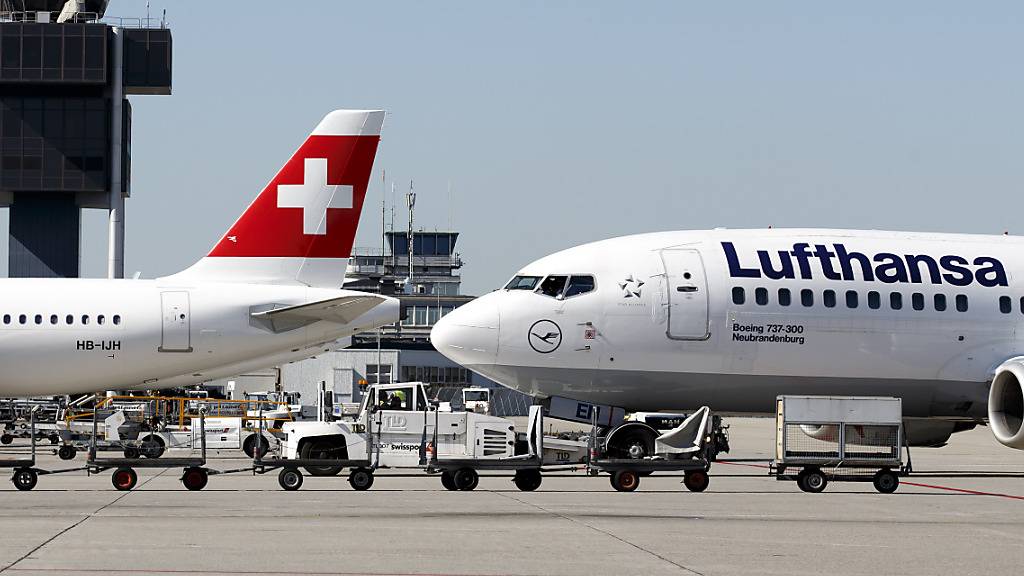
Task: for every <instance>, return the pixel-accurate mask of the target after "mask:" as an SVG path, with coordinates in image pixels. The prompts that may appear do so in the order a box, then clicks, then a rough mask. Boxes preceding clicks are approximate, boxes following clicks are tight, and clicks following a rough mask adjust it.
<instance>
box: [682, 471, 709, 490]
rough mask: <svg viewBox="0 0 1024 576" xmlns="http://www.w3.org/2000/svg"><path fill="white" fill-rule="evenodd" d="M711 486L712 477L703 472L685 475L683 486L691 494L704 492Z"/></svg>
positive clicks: (689, 472) (691, 472) (690, 472)
mask: <svg viewBox="0 0 1024 576" xmlns="http://www.w3.org/2000/svg"><path fill="white" fill-rule="evenodd" d="M709 484H711V477H710V476H708V473H707V472H705V471H703V470H690V471H688V472H686V474H684V475H683V485H685V486H686V489H687V490H689V491H690V492H703V491H705V490H707V489H708V485H709Z"/></svg>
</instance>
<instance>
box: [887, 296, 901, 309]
mask: <svg viewBox="0 0 1024 576" xmlns="http://www.w3.org/2000/svg"><path fill="white" fill-rule="evenodd" d="M889 308H892V309H893V310H902V309H903V294H902V293H900V292H890V293H889Z"/></svg>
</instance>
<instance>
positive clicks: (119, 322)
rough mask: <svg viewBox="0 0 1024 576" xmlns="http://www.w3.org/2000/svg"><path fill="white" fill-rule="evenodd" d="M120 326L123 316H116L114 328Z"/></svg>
mask: <svg viewBox="0 0 1024 576" xmlns="http://www.w3.org/2000/svg"><path fill="white" fill-rule="evenodd" d="M119 324H121V316H120V315H119V314H114V326H117V325H119Z"/></svg>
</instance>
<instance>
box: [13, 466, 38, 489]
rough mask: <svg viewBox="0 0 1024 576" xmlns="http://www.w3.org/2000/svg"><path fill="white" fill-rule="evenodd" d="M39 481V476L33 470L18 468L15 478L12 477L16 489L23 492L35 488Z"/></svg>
mask: <svg viewBox="0 0 1024 576" xmlns="http://www.w3.org/2000/svg"><path fill="white" fill-rule="evenodd" d="M38 481H39V475H38V474H36V471H35V470H33V469H31V468H18V469H16V470H15V471H14V476H11V482H14V487H15V488H17V489H18V490H22V491H25V490H31V489H33V488H35V487H36V482H38Z"/></svg>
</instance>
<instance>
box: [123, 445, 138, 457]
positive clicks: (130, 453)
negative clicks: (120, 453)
mask: <svg viewBox="0 0 1024 576" xmlns="http://www.w3.org/2000/svg"><path fill="white" fill-rule="evenodd" d="M141 456H142V455H141V454H140V453H139V449H138V448H136V447H135V446H125V447H124V457H125V458H127V459H129V460H138V459H139V458H140V457H141Z"/></svg>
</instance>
